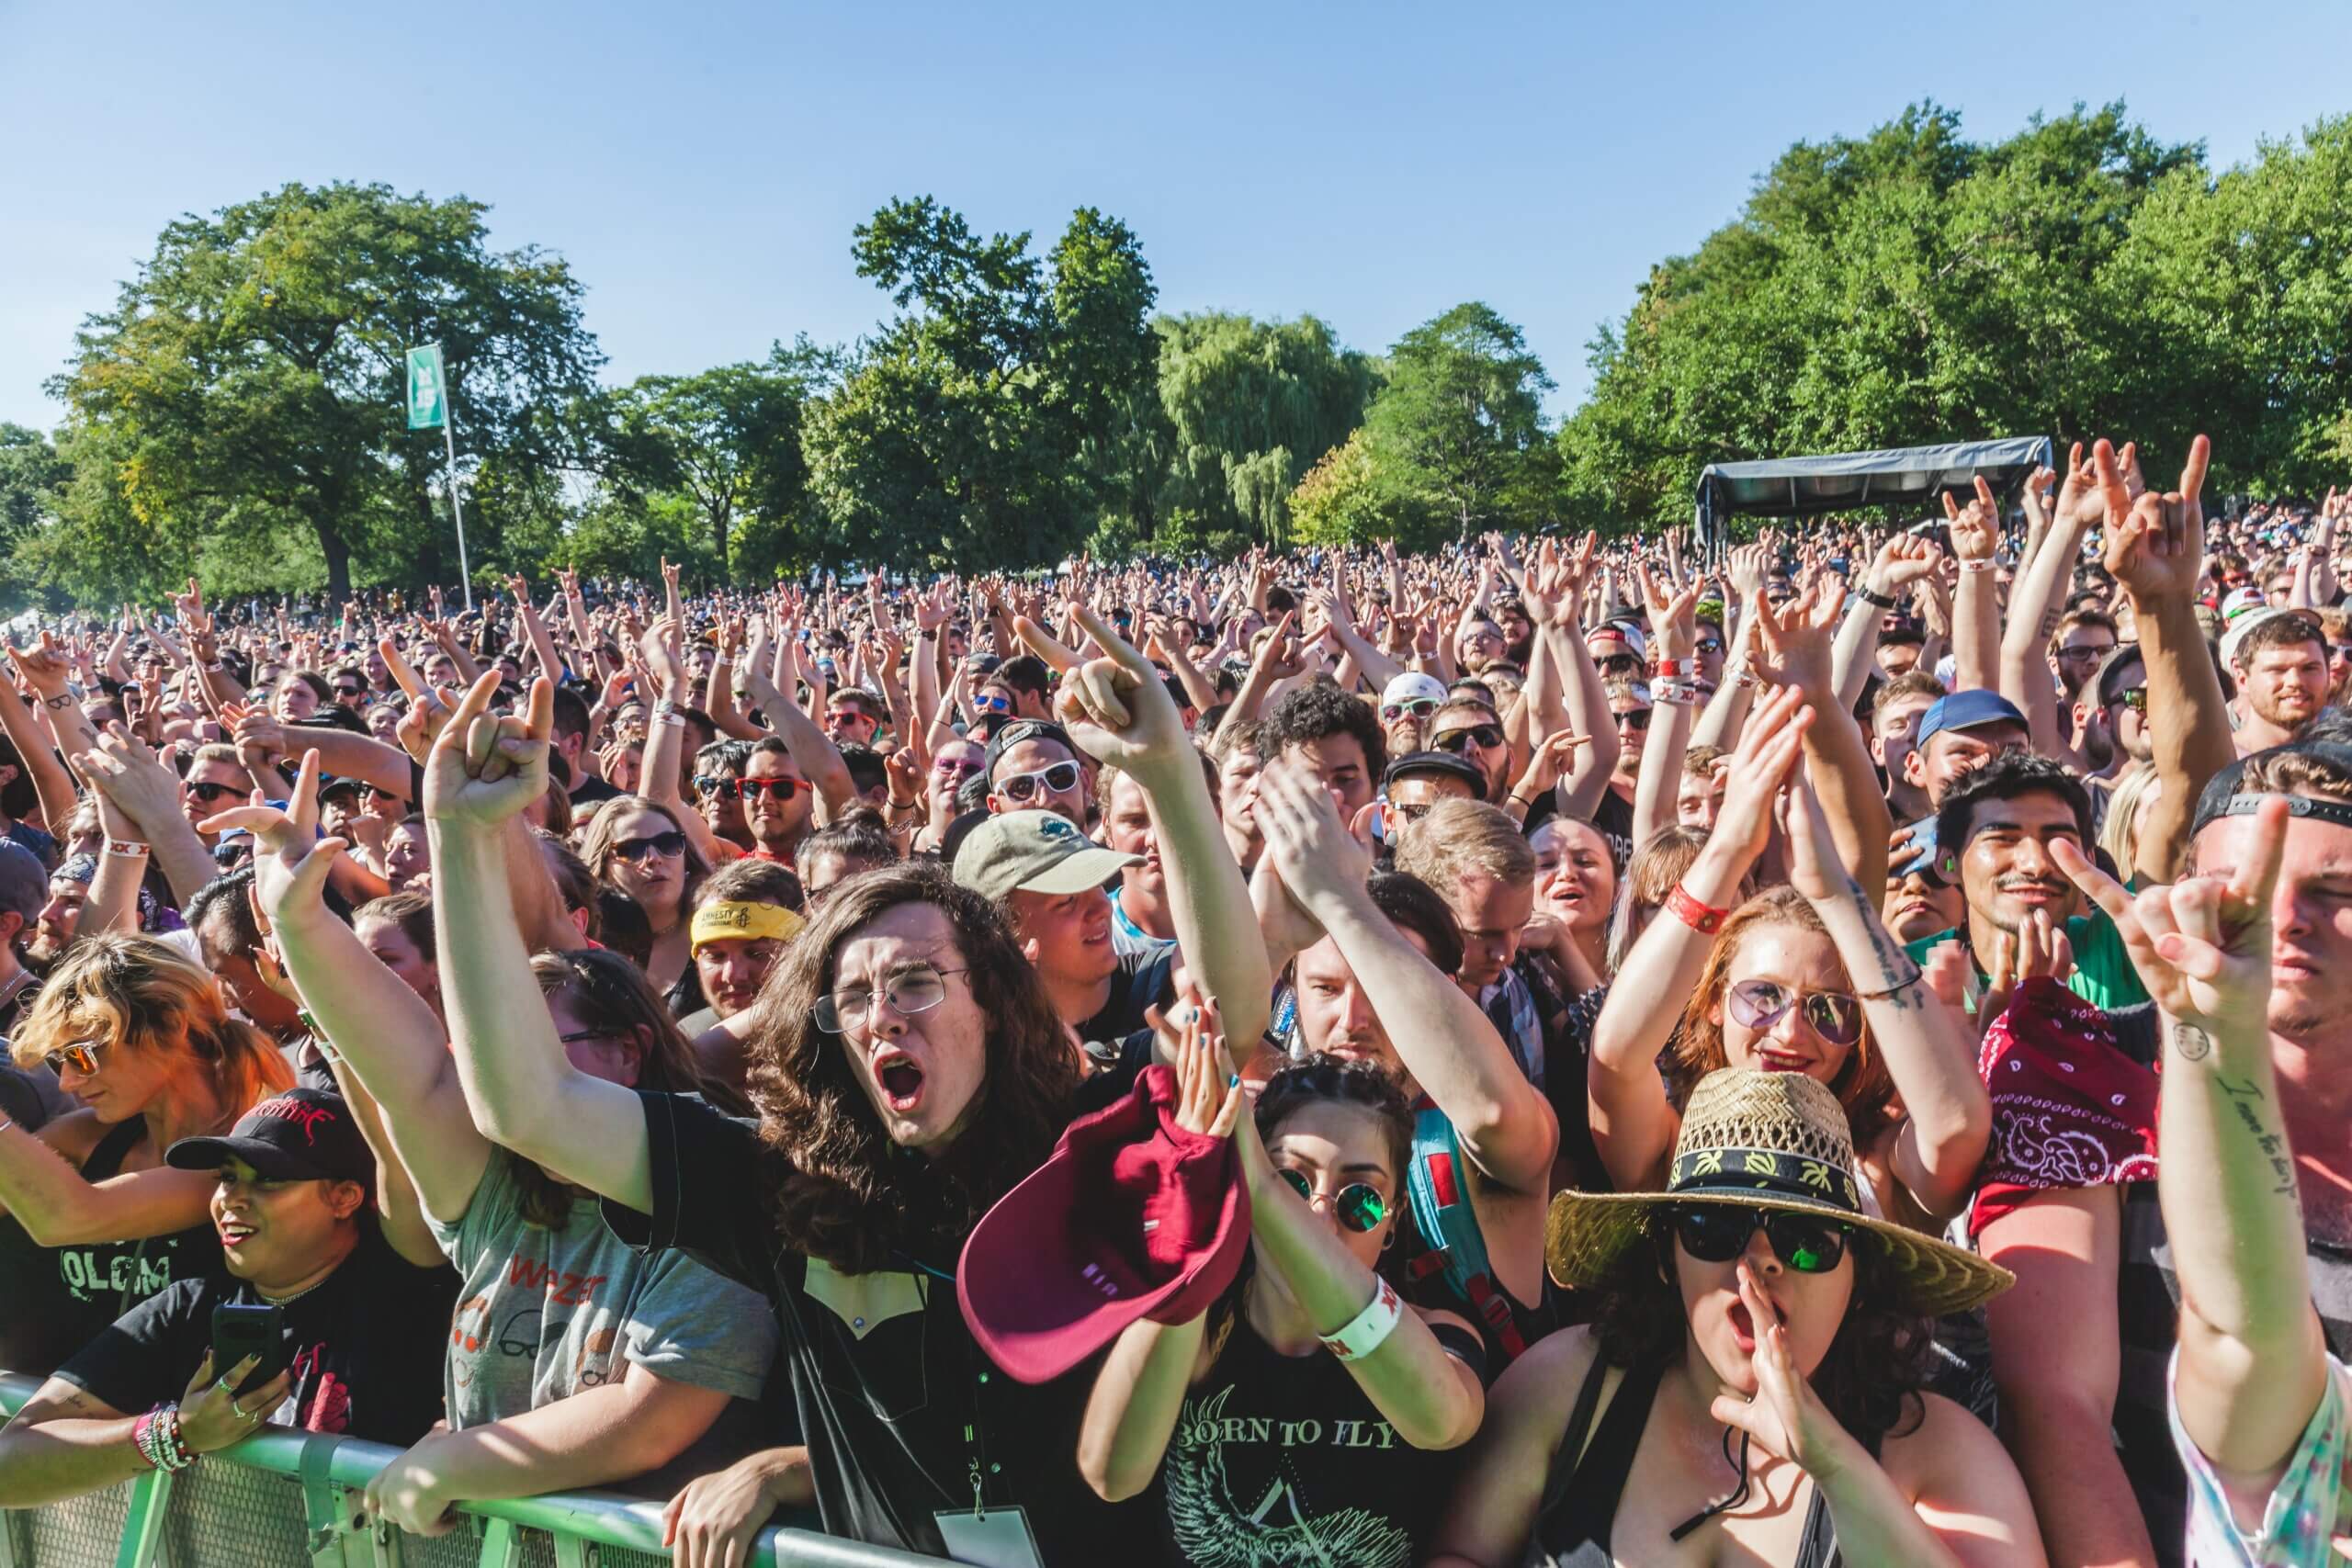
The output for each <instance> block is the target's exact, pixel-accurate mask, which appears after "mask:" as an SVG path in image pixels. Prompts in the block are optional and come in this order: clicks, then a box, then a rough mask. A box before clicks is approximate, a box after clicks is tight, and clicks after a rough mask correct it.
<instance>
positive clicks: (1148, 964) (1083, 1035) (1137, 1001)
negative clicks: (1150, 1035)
mask: <svg viewBox="0 0 2352 1568" xmlns="http://www.w3.org/2000/svg"><path fill="white" fill-rule="evenodd" d="M1176 954H1177V950H1176V948H1175V946H1174V944H1172V943H1171V944H1170V945H1168V946H1165V947H1159V948H1154V949H1153V950H1151V951H1150V952H1148V953H1121V954H1120V955H1119V969H1118V973H1116V974H1115V975H1113V976H1111V994H1110V995H1109V996H1108V997H1106V998H1103V1007H1102V1010H1100V1011H1099V1012H1097V1013H1096V1014H1095V1015H1094V1016H1093V1017H1092V1018H1090V1019H1088V1020H1087V1021H1085V1022H1084V1023H1081V1024H1080V1025H1079V1026H1078V1037H1079V1039H1080V1040H1081V1041H1083V1042H1084V1043H1087V1044H1090V1045H1095V1044H1118V1043H1124V1042H1125V1040H1126V1039H1127V1037H1128V1036H1129V1035H1131V1034H1134V1033H1135V1032H1136V1031H1138V1030H1148V1029H1150V1027H1151V1024H1150V1021H1148V1020H1147V1019H1146V1018H1145V1017H1144V1010H1145V1009H1146V1008H1152V1007H1166V1006H1167V1005H1168V1004H1169V1003H1170V1002H1171V1001H1173V1000H1175V999H1176Z"/></svg>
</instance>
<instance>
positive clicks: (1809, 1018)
mask: <svg viewBox="0 0 2352 1568" xmlns="http://www.w3.org/2000/svg"><path fill="white" fill-rule="evenodd" d="M1729 1000H1730V1003H1731V1015H1732V1017H1734V1018H1736V1019H1737V1020H1739V1021H1740V1022H1741V1023H1742V1024H1743V1025H1745V1026H1746V1027H1747V1028H1749V1029H1752V1030H1754V1031H1756V1032H1758V1034H1763V1033H1766V1032H1770V1029H1771V1028H1772V1026H1773V1025H1774V1024H1776V1023H1778V1022H1780V1021H1781V1017H1782V1015H1784V1014H1785V1013H1787V1011H1788V1010H1789V1009H1790V1008H1792V1007H1795V1008H1798V1009H1800V1010H1802V1011H1803V1013H1804V1021H1805V1022H1806V1023H1808V1024H1810V1025H1811V1026H1812V1028H1813V1032H1815V1034H1818V1035H1820V1036H1821V1037H1822V1038H1823V1039H1824V1040H1826V1041H1827V1042H1828V1043H1830V1044H1832V1045H1851V1044H1852V1043H1854V1042H1855V1041H1857V1040H1860V1038H1861V1037H1862V1004H1861V1003H1860V1002H1858V1001H1856V1000H1855V999H1854V998H1851V997H1849V996H1847V995H1845V994H1844V993H1843V992H1840V991H1802V992H1800V991H1792V990H1791V989H1790V988H1789V987H1786V986H1781V985H1776V984H1774V983H1773V982H1772V981H1770V980H1742V981H1741V982H1740V983H1739V984H1738V985H1736V986H1734V987H1732V988H1731V996H1730V998H1729Z"/></svg>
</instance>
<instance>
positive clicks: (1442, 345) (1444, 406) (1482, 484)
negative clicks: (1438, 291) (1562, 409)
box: [1364, 301, 1555, 536]
mask: <svg viewBox="0 0 2352 1568" xmlns="http://www.w3.org/2000/svg"><path fill="white" fill-rule="evenodd" d="M1387 374H1388V384H1387V385H1386V387H1385V388H1384V389H1382V390H1381V393H1380V395H1379V397H1377V398H1375V399H1374V400H1373V404H1372V408H1371V411H1370V412H1369V413H1367V414H1366V415H1365V419H1364V439H1365V443H1366V445H1367V446H1368V447H1369V448H1370V453H1371V457H1372V460H1373V464H1374V469H1375V471H1376V472H1378V473H1379V474H1380V476H1381V478H1382V479H1383V482H1384V483H1385V484H1387V485H1388V486H1390V487H1391V489H1392V490H1394V491H1397V492H1398V493H1400V494H1401V493H1408V492H1414V491H1418V492H1419V493H1420V494H1422V495H1424V496H1426V497H1427V498H1428V499H1429V501H1430V503H1431V505H1432V507H1433V509H1434V511H1435V513H1437V514H1440V515H1442V517H1443V518H1444V519H1445V526H1447V527H1449V528H1451V529H1453V531H1454V532H1455V533H1456V534H1457V536H1468V535H1470V534H1472V533H1474V532H1476V531H1478V530H1480V529H1484V528H1491V527H1498V526H1527V525H1537V524H1541V523H1542V522H1544V521H1545V520H1546V513H1548V511H1549V508H1550V495H1549V491H1551V489H1552V476H1553V473H1554V472H1555V469H1554V464H1555V456H1554V454H1553V452H1552V451H1551V448H1550V442H1549V438H1548V436H1547V435H1546V434H1545V432H1544V403H1543V397H1544V392H1545V391H1546V390H1548V389H1550V388H1551V386H1552V380H1551V378H1550V377H1548V376H1546V375H1545V374H1544V363H1543V361H1542V360H1540V359H1538V358H1537V357H1536V356H1535V355H1533V354H1532V353H1530V352H1528V348H1527V340H1526V338H1525V337H1524V336H1523V335H1522V334H1521V332H1520V330H1519V328H1518V327H1516V326H1514V325H1512V324H1511V323H1510V322H1509V321H1505V320H1503V318H1502V317H1501V316H1500V315H1498V313H1497V312H1496V311H1495V310H1494V309H1493V308H1492V307H1490V306H1487V305H1484V304H1479V303H1476V302H1475V301H1474V302H1471V303H1469V304H1464V305H1456V306H1455V307H1454V308H1453V310H1448V311H1447V312H1445V314H1443V315H1442V316H1440V317H1438V318H1437V319H1436V320H1434V321H1424V322H1423V323H1421V324H1420V325H1419V326H1418V327H1415V328H1414V329H1413V330H1412V331H1411V332H1408V333H1406V334H1405V335H1404V337H1403V338H1401V339H1399V340H1398V341H1397V346H1396V347H1395V348H1393V349H1391V350H1390V351H1389V355H1388V363H1387Z"/></svg>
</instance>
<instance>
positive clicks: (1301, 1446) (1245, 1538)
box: [1159, 1312, 1476, 1568]
mask: <svg viewBox="0 0 2352 1568" xmlns="http://www.w3.org/2000/svg"><path fill="white" fill-rule="evenodd" d="M1437 1333H1438V1337H1439V1338H1440V1340H1441V1341H1442V1342H1443V1343H1444V1344H1445V1346H1446V1348H1448V1349H1449V1350H1452V1351H1453V1352H1454V1353H1455V1354H1456V1355H1459V1356H1463V1357H1464V1359H1468V1360H1470V1362H1471V1364H1472V1365H1473V1366H1476V1346H1475V1343H1474V1342H1473V1341H1472V1340H1471V1337H1470V1336H1469V1335H1467V1334H1464V1333H1462V1332H1461V1331H1460V1330H1458V1329H1455V1328H1453V1327H1451V1326H1450V1325H1449V1326H1446V1327H1442V1328H1440V1329H1438V1330H1437ZM1462 1452H1463V1450H1459V1449H1455V1450H1449V1451H1446V1452H1442V1453H1440V1452H1432V1451H1430V1450H1425V1449H1417V1448H1414V1447H1412V1446H1411V1445H1410V1444H1408V1443H1407V1442H1406V1441H1405V1440H1404V1439H1403V1438H1399V1437H1398V1436H1397V1431H1396V1428H1395V1427H1391V1426H1390V1425H1389V1424H1388V1423H1387V1422H1386V1421H1385V1420H1384V1419H1383V1418H1382V1416H1381V1414H1380V1412H1379V1410H1378V1409H1377V1408H1375V1407H1374V1404H1373V1403H1372V1401H1371V1399H1370V1398H1369V1397H1367V1396H1366V1395H1365V1393H1364V1392H1363V1389H1362V1388H1360V1387H1359V1386H1357V1383H1356V1381H1355V1379H1354V1378H1352V1377H1351V1376H1349V1374H1348V1369H1347V1368H1346V1367H1345V1366H1343V1365H1341V1364H1340V1359H1339V1358H1338V1357H1336V1356H1334V1355H1332V1354H1331V1353H1330V1352H1329V1351H1328V1350H1324V1349H1320V1348H1318V1349H1317V1350H1316V1352H1315V1353H1314V1354H1313V1355H1311V1356H1284V1355H1282V1354H1280V1353H1279V1352H1277V1351H1275V1350H1274V1349H1273V1348H1272V1347H1271V1346H1269V1345H1267V1343H1266V1342H1265V1341H1264V1340H1263V1339H1261V1338H1260V1337H1258V1335H1257V1332H1256V1331H1255V1330H1254V1329H1252V1328H1251V1327H1250V1320H1249V1316H1248V1314H1247V1313H1246V1312H1245V1313H1242V1314H1238V1316H1237V1320H1236V1321H1235V1323H1234V1325H1233V1332H1232V1334H1231V1335H1230V1336H1229V1337H1227V1340H1226V1342H1225V1348H1224V1350H1223V1352H1222V1353H1221V1354H1219V1355H1218V1357H1217V1359H1216V1365H1215V1366H1213V1367H1211V1368H1210V1369H1209V1375H1208V1376H1207V1377H1206V1378H1205V1379H1204V1380H1203V1381H1202V1382H1200V1383H1198V1384H1196V1385H1195V1386H1194V1387H1193V1390H1192V1391H1191V1392H1190V1393H1187V1394H1186V1395H1185V1398H1184V1409H1183V1413H1182V1415H1181V1416H1179V1417H1178V1418H1177V1422H1176V1430H1175V1432H1174V1434H1173V1435H1172V1436H1170V1438H1169V1440H1168V1456H1167V1458H1166V1459H1165V1460H1164V1461H1162V1462H1161V1465H1160V1471H1159V1490H1160V1495H1161V1498H1162V1506H1161V1511H1160V1529H1159V1534H1160V1542H1161V1561H1162V1562H1168V1563H1182V1564H1188V1565H1189V1564H1198V1565H1200V1568H1210V1565H1212V1564H1214V1565H1216V1568H1224V1565H1226V1564H1237V1563H1283V1564H1285V1565H1289V1568H1412V1564H1414V1563H1417V1562H1419V1561H1420V1560H1421V1553H1422V1550H1423V1547H1424V1545H1425V1543H1426V1541H1427V1540H1428V1536H1429V1532H1430V1529H1431V1527H1432V1526H1433V1525H1434V1524H1435V1523H1436V1521H1437V1516H1438V1511H1439V1509H1440V1508H1442V1506H1444V1504H1445V1499H1446V1495H1447V1494H1448V1493H1450V1492H1451V1491H1452V1490H1453V1479H1454V1475H1455V1473H1456V1472H1457V1470H1458V1468H1459V1461H1460V1456H1461V1454H1462Z"/></svg>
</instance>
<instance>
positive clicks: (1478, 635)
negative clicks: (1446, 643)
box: [1453, 621, 1503, 671]
mask: <svg viewBox="0 0 2352 1568" xmlns="http://www.w3.org/2000/svg"><path fill="white" fill-rule="evenodd" d="M1453 655H1454V658H1455V659H1456V660H1459V661H1460V663H1461V665H1462V667H1463V668H1464V670H1471V671H1477V670H1484V669H1485V668H1486V667H1487V665H1489V664H1491V663H1493V662H1494V661H1495V660H1498V659H1500V658H1501V657H1502V656H1503V633H1502V628H1501V627H1500V626H1497V625H1495V623H1494V622H1492V621H1473V622H1471V623H1470V624H1469V625H1468V626H1464V627H1463V628H1462V635H1461V636H1460V637H1457V638H1455V639H1454V645H1453Z"/></svg>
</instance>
